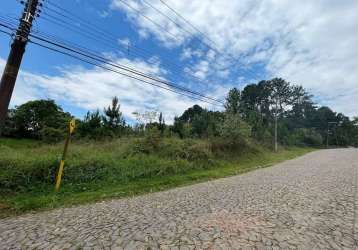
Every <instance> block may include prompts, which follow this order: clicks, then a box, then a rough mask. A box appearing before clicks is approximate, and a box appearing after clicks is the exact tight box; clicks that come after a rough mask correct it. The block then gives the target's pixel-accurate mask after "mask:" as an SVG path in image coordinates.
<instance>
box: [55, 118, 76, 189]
mask: <svg viewBox="0 0 358 250" xmlns="http://www.w3.org/2000/svg"><path fill="white" fill-rule="evenodd" d="M75 126H76V124H75V119H72V120H71V121H70V124H69V126H68V133H67V137H66V142H65V148H64V149H63V153H62V158H61V161H60V167H59V169H58V173H57V177H56V186H55V190H56V192H58V190H59V189H60V185H61V179H62V174H63V167H64V166H65V159H66V154H67V148H68V144H69V143H70V139H71V135H72V133H73V131H74V130H75Z"/></svg>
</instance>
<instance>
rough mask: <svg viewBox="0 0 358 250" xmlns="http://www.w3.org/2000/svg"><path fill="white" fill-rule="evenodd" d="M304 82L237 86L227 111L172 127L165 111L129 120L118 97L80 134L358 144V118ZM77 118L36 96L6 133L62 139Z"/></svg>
mask: <svg viewBox="0 0 358 250" xmlns="http://www.w3.org/2000/svg"><path fill="white" fill-rule="evenodd" d="M312 98H313V96H312V95H311V94H310V93H308V92H307V91H306V90H305V89H304V88H303V87H302V86H298V85H293V84H290V83H289V82H287V81H285V80H284V79H281V78H274V79H271V80H264V81H260V82H258V83H256V84H249V85H247V86H246V87H245V88H244V89H242V90H239V89H238V88H233V89H231V90H230V91H229V93H228V94H227V97H226V103H225V109H224V110H223V111H212V110H207V109H205V108H202V107H200V106H199V105H194V106H193V107H190V108H188V109H187V110H185V111H184V112H183V114H182V115H181V116H178V117H175V119H174V123H173V124H171V125H167V124H166V123H165V120H164V118H163V114H162V113H161V112H156V111H146V112H144V113H139V112H135V113H133V115H134V116H135V117H136V119H137V123H136V124H135V125H129V124H127V123H126V121H125V119H124V117H123V114H122V112H121V111H120V103H119V100H118V98H117V97H114V98H113V99H112V103H111V104H110V105H109V106H108V107H106V108H104V109H103V111H102V112H101V111H100V110H96V111H92V112H91V111H88V112H87V114H86V115H85V117H84V118H83V119H77V124H78V126H77V129H76V134H75V138H78V139H84V138H86V139H95V140H100V139H110V138H118V137H122V136H146V135H148V134H151V135H153V134H156V135H157V136H166V137H170V136H177V137H180V138H205V139H212V138H216V140H222V141H223V144H225V145H227V146H228V147H235V146H237V145H240V144H242V143H243V142H245V141H247V140H254V141H257V142H260V143H262V144H265V145H268V146H272V147H273V148H274V149H277V145H278V144H281V145H297V146H304V145H307V146H325V145H333V146H358V118H353V119H350V118H349V117H347V116H345V115H343V114H342V113H336V112H334V111H333V110H331V109H330V108H329V107H325V106H321V107H320V106H318V105H316V104H315V103H314V101H313V99H312ZM72 117H73V116H72V115H71V114H70V113H68V112H64V111H63V110H62V108H61V107H60V106H59V105H57V104H56V103H55V102H54V101H53V100H35V101H29V102H27V103H25V104H22V105H20V106H17V107H15V108H14V109H11V110H9V112H8V118H7V120H6V122H5V127H4V132H3V136H6V137H14V138H31V139H37V140H43V141H46V142H57V141H61V140H63V138H64V134H65V133H66V128H67V123H68V121H69V120H70V119H71V118H72Z"/></svg>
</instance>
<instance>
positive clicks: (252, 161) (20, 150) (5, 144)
mask: <svg viewBox="0 0 358 250" xmlns="http://www.w3.org/2000/svg"><path fill="white" fill-rule="evenodd" d="M131 143H132V141H126V140H122V141H121V142H115V143H113V142H110V143H102V144H99V145H94V144H79V145H71V153H70V154H69V157H68V160H67V162H66V164H67V165H66V166H65V168H66V167H68V168H71V167H73V168H74V169H75V170H76V168H78V166H79V165H78V164H79V163H83V164H88V165H91V164H94V163H93V161H91V160H89V161H88V159H92V160H93V159H94V160H95V161H96V163H95V164H94V166H97V165H96V164H98V162H97V161H99V162H105V164H108V165H110V164H114V163H117V162H120V166H116V167H117V168H118V167H119V168H120V169H121V171H122V170H123V165H125V167H127V168H128V166H130V167H132V166H133V169H134V170H131V171H133V172H134V171H137V172H138V173H139V172H140V171H143V166H146V168H151V164H154V165H156V166H157V165H158V168H164V167H167V165H166V164H169V165H176V168H177V166H178V167H179V168H180V167H181V166H183V167H185V168H186V170H185V171H174V172H172V171H169V172H168V173H167V174H164V175H159V174H150V175H149V174H142V175H138V176H136V177H135V178H130V179H128V178H124V179H123V178H122V179H120V177H118V180H116V181H112V179H108V180H107V179H106V180H103V181H94V182H91V181H90V182H88V183H84V184H79V185H78V186H76V185H75V186H72V185H70V184H66V182H65V181H64V183H63V186H62V189H61V192H60V193H58V194H55V193H54V192H53V185H52V184H50V183H48V184H43V185H39V184H38V183H37V184H33V186H34V188H28V189H26V190H22V191H17V192H13V193H11V192H10V193H9V192H2V193H1V192H0V217H4V216H8V215H14V214H19V213H23V212H26V211H30V210H39V209H48V208H55V207H60V206H68V205H74V204H82V203H87V202H94V201H99V200H103V199H107V198H120V197H128V196H133V195H139V194H145V193H149V192H156V191H160V190H166V189H169V188H173V187H178V186H184V185H189V184H193V183H197V182H203V181H207V180H212V179H216V178H221V177H226V176H231V175H236V174H240V173H244V172H247V171H250V170H253V169H256V168H258V167H268V166H271V165H272V164H274V163H278V162H281V161H284V160H287V159H292V158H295V157H297V156H301V155H303V154H305V153H308V152H310V151H312V150H313V149H311V148H289V149H283V150H281V151H280V152H279V153H272V152H270V151H267V150H264V149H261V150H259V151H256V152H246V153H244V154H242V155H240V156H239V157H234V158H232V157H231V158H232V159H230V160H227V159H226V157H222V158H220V159H216V158H215V157H214V158H215V159H214V160H215V161H214V165H213V166H211V167H208V168H205V167H204V168H202V167H199V168H195V167H193V165H195V164H196V163H195V162H194V163H193V162H188V161H183V160H179V161H178V160H174V161H173V160H168V159H164V160H163V158H165V157H163V156H162V155H159V156H156V157H154V156H153V157H152V156H141V157H139V158H138V157H134V158H127V157H124V158H123V155H124V154H126V152H127V151H126V147H127V146H128V144H131ZM171 144H177V142H175V141H174V142H171ZM61 147H62V145H55V146H47V145H46V146H43V145H40V144H38V143H36V142H32V141H27V140H4V139H1V140H0V168H1V167H4V166H5V164H12V165H13V166H14V167H19V168H20V167H21V168H27V164H28V165H33V166H32V167H34V166H35V167H37V164H39V165H40V164H42V165H46V164H48V165H51V164H52V165H57V159H58V155H59V154H60V153H61ZM171 153H172V152H171ZM229 158H230V157H228V159H229ZM87 161H88V162H87ZM71 164H74V165H73V166H71ZM76 164H77V165H76ZM127 165H128V166H127ZM137 165H139V166H137ZM142 165H143V166H142ZM46 166H47V165H46ZM187 166H189V167H187ZM10 167H12V166H10ZM53 167H54V166H52V168H53ZM153 169H154V170H155V167H153ZM150 170H152V169H150ZM11 171H12V170H11ZM30 171H31V170H30ZM145 171H147V170H145ZM157 171H158V170H157ZM160 171H161V170H159V172H160ZM147 172H148V171H147ZM147 172H146V173H147ZM6 174H7V172H6V171H2V170H1V169H0V178H1V177H2V178H3V179H4V178H7V176H6ZM65 174H66V172H65ZM1 175H2V176H1ZM30 184H31V183H30ZM30 186H31V185H30Z"/></svg>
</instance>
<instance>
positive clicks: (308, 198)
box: [0, 149, 358, 249]
mask: <svg viewBox="0 0 358 250" xmlns="http://www.w3.org/2000/svg"><path fill="white" fill-rule="evenodd" d="M357 174H358V150H357V149H336V150H320V151H316V152H313V153H309V154H307V155H305V156H303V157H300V158H297V159H294V160H290V161H286V162H284V163H281V164H278V165H276V166H274V167H270V168H265V169H260V170H256V171H253V172H250V173H247V174H243V175H239V176H234V177H230V178H224V179H220V180H216V181H211V182H207V183H201V184H197V185H193V186H188V187H183V188H177V189H173V190H170V191H166V192H160V193H155V194H149V195H145V196H141V197H136V198H131V199H120V200H112V201H105V202H101V203H97V204H91V205H84V206H78V207H72V208H63V209H57V210H53V211H48V212H42V213H38V214H28V215H24V216H21V217H16V218H8V219H2V220H0V248H1V249H28V248H34V249H82V248H83V249H194V248H195V249H241V248H242V249H358V246H357V238H358V237H357V236H358V235H357V234H358V227H357V221H358V217H357V216H358V211H357V208H358V198H357Z"/></svg>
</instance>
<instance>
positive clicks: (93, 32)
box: [43, 2, 210, 84]
mask: <svg viewBox="0 0 358 250" xmlns="http://www.w3.org/2000/svg"><path fill="white" fill-rule="evenodd" d="M50 3H51V2H50ZM55 6H57V5H55ZM58 7H59V6H58ZM59 8H61V7H59ZM46 10H50V11H54V14H57V15H60V16H61V17H64V18H69V19H71V20H74V21H79V22H81V25H84V26H85V27H82V29H79V28H78V27H74V26H73V23H69V22H67V21H66V20H63V19H62V18H59V17H55V16H53V15H50V14H48V13H46V12H43V16H45V17H43V19H44V20H46V21H48V22H51V23H53V24H55V25H58V26H61V27H64V26H66V27H67V28H68V29H69V30H71V31H73V32H76V33H77V34H81V35H83V36H85V37H86V38H89V39H93V40H96V41H98V42H101V43H102V44H103V43H104V44H106V45H107V46H108V47H111V48H115V49H118V48H119V47H118V46H114V45H113V44H112V43H113V42H114V41H115V43H116V44H117V45H119V44H118V41H117V38H115V36H114V35H113V34H111V33H108V32H106V31H103V30H101V29H100V28H97V27H95V29H92V28H89V25H88V23H89V22H87V21H85V20H84V19H82V18H80V17H77V16H76V15H74V14H73V16H75V17H76V18H73V17H71V16H68V15H66V14H63V13H61V12H59V11H56V10H53V9H50V8H48V7H46ZM61 10H64V9H63V8H61ZM84 30H86V32H84ZM103 34H106V36H105V37H103V36H104V35H103ZM98 37H101V38H98ZM122 47H123V48H119V49H121V50H122V51H123V52H128V55H129V53H133V54H135V55H138V56H144V57H147V56H152V53H151V52H149V51H147V50H145V49H142V48H139V47H137V46H135V45H130V44H128V46H123V45H122ZM143 53H144V54H143ZM146 60H147V61H148V62H152V57H151V58H149V59H146ZM156 61H157V62H159V63H160V64H163V65H165V66H169V67H170V70H171V71H173V72H174V73H177V74H178V75H174V76H175V77H178V76H179V77H180V78H183V76H181V74H182V73H184V74H185V75H187V76H188V77H191V78H193V79H195V81H196V82H199V83H203V84H204V83H205V84H210V82H208V81H207V80H203V79H201V78H199V77H198V76H196V75H195V74H194V70H193V69H191V68H190V67H183V66H179V65H178V64H177V63H175V62H172V61H170V60H168V59H165V60H164V61H160V60H159V58H158V59H156ZM191 66H193V65H191Z"/></svg>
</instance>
